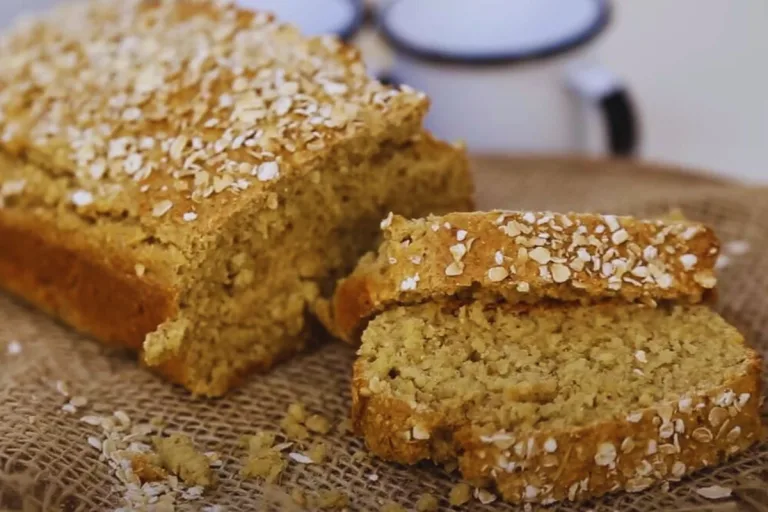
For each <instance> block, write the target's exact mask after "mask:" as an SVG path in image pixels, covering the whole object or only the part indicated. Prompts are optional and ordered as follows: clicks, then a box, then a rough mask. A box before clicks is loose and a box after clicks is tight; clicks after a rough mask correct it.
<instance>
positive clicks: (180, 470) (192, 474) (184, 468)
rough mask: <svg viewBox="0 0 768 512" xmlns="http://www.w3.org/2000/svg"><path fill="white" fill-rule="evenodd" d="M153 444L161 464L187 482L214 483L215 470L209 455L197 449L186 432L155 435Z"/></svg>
mask: <svg viewBox="0 0 768 512" xmlns="http://www.w3.org/2000/svg"><path fill="white" fill-rule="evenodd" d="M152 444H154V446H155V450H157V455H158V456H159V457H160V463H161V465H162V466H163V467H164V468H165V469H166V470H168V471H170V472H171V473H173V474H175V475H178V476H179V477H181V479H182V480H184V482H185V483H187V484H191V485H200V486H203V487H208V486H210V485H213V472H212V471H211V467H210V464H209V462H208V457H206V456H205V455H204V454H203V453H202V452H199V451H197V449H196V448H195V445H194V443H193V442H192V440H191V439H190V438H189V437H188V436H185V435H184V434H173V435H171V436H169V437H159V436H155V437H153V438H152Z"/></svg>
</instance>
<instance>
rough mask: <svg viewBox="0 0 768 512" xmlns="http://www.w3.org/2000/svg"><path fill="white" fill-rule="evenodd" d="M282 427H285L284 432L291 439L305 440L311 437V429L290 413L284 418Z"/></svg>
mask: <svg viewBox="0 0 768 512" xmlns="http://www.w3.org/2000/svg"><path fill="white" fill-rule="evenodd" d="M280 428H281V429H283V432H284V433H285V435H286V437H288V438H289V439H296V440H298V441H304V440H306V439H308V438H309V431H308V430H307V428H306V427H305V426H304V425H302V424H301V423H300V422H299V421H297V420H296V418H294V417H293V416H291V415H290V414H289V415H288V416H286V417H285V418H283V419H282V421H281V422H280Z"/></svg>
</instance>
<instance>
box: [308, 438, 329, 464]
mask: <svg viewBox="0 0 768 512" xmlns="http://www.w3.org/2000/svg"><path fill="white" fill-rule="evenodd" d="M308 455H309V458H310V459H312V462H314V463H315V464H322V463H323V462H324V461H325V458H326V457H327V456H328V445H327V444H325V443H317V444H315V445H314V446H313V447H312V448H310V450H309V454H308Z"/></svg>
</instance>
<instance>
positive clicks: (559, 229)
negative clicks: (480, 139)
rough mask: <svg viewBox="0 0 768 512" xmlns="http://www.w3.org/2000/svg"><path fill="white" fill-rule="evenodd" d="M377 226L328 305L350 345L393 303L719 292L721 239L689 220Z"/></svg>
mask: <svg viewBox="0 0 768 512" xmlns="http://www.w3.org/2000/svg"><path fill="white" fill-rule="evenodd" d="M382 228H383V229H384V236H385V241H384V243H383V244H382V245H381V247H380V248H379V250H378V252H377V253H376V254H369V255H368V256H366V257H365V258H363V259H362V260H361V262H360V264H359V265H358V267H357V268H356V270H355V271H354V272H353V274H352V275H350V276H349V277H348V278H347V279H344V280H342V281H341V282H340V283H339V285H338V287H337V290H336V292H335V295H334V298H333V305H332V316H333V322H334V332H335V333H336V335H337V336H339V337H340V338H342V339H344V340H345V341H348V342H351V343H358V342H359V338H360V334H361V333H362V330H363V328H364V326H365V325H366V323H367V322H368V320H370V319H371V318H372V317H373V316H375V315H376V314H377V313H380V312H381V311H383V310H386V309H387V308H388V307H391V306H393V305H407V304H416V303H419V302H423V301H426V300H442V299H446V298H462V297H466V298H472V297H475V296H476V294H477V293H482V294H484V295H483V297H484V298H485V299H488V300H489V301H491V302H492V301H495V300H504V301H505V302H508V303H516V302H523V303H533V302H537V301H541V300H543V299H552V300H559V301H579V302H582V303H583V302H592V301H602V300H606V299H620V300H622V301H629V302H638V301H640V302H650V303H653V302H654V301H657V300H671V299H675V300H678V301H682V302H690V303H697V302H700V301H702V299H703V298H704V297H705V295H706V294H707V293H708V292H709V291H710V290H711V289H712V288H714V286H715V284H716V279H715V277H714V271H713V269H714V265H715V262H716V261H717V255H718V252H719V241H718V240H717V237H716V236H715V234H714V232H713V231H712V230H711V229H710V228H709V227H707V226H704V225H701V224H697V223H692V222H684V221H683V222H668V221H661V220H638V219H634V218H632V217H615V216H608V215H606V216H602V215H597V214H565V215H563V214H556V213H550V212H537V213H534V212H511V211H492V212H473V213H452V214H448V215H445V216H443V217H428V218H426V219H417V220H411V221H408V220H406V219H404V218H402V217H400V216H397V215H395V216H390V217H388V218H387V219H385V220H384V221H383V222H382ZM587 256H588V257H587ZM585 260H586V261H585ZM621 266H623V267H624V268H622V269H621V270H619V269H620V267H621Z"/></svg>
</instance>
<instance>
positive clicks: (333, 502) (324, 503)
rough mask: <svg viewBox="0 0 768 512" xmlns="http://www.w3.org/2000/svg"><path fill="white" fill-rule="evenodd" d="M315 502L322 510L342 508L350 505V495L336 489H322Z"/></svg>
mask: <svg viewBox="0 0 768 512" xmlns="http://www.w3.org/2000/svg"><path fill="white" fill-rule="evenodd" d="M315 504H316V506H317V507H318V508H319V509H321V510H341V509H343V508H345V507H348V506H349V496H347V495H346V494H344V493H343V492H341V491H339V490H336V489H332V490H330V491H320V492H319V493H317V500H316V503H315Z"/></svg>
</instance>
